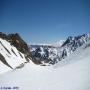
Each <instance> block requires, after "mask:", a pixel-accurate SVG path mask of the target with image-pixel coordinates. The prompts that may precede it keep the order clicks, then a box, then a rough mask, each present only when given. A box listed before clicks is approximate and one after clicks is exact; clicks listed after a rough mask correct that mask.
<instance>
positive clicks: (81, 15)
mask: <svg viewBox="0 0 90 90" xmlns="http://www.w3.org/2000/svg"><path fill="white" fill-rule="evenodd" d="M0 31H1V32H5V33H16V32H17V33H19V34H20V35H21V36H22V37H23V39H24V40H26V41H27V42H28V43H30V44H33V43H54V42H56V41H58V40H60V39H65V38H67V37H68V36H70V35H72V36H73V35H79V34H83V33H90V0H0Z"/></svg>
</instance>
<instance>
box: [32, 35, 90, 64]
mask: <svg viewBox="0 0 90 90" xmlns="http://www.w3.org/2000/svg"><path fill="white" fill-rule="evenodd" d="M89 40H90V35H89V34H83V35H79V36H75V37H72V36H69V37H68V38H67V39H66V41H64V42H63V43H62V45H61V46H60V47H58V46H55V47H54V46H53V45H52V46H46V45H40V46H39V45H38V47H35V48H34V47H33V50H32V51H31V53H32V56H33V57H32V58H33V59H34V60H35V61H37V62H38V61H39V62H40V61H41V62H42V63H43V64H44V65H47V64H49V65H50V64H55V63H57V62H58V61H61V60H62V59H64V58H66V57H67V56H69V55H70V54H71V53H73V52H74V51H75V50H76V49H77V48H79V47H81V46H82V45H84V44H85V43H87V42H88V41H89Z"/></svg>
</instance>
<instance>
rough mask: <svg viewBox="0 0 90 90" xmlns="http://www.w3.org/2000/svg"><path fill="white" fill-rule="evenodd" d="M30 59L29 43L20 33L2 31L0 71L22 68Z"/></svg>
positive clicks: (0, 37)
mask: <svg viewBox="0 0 90 90" xmlns="http://www.w3.org/2000/svg"><path fill="white" fill-rule="evenodd" d="M30 59H31V55H30V50H29V48H28V45H27V44H26V42H25V41H24V40H23V39H22V38H21V37H20V36H19V34H18V33H16V34H9V35H6V34H4V33H2V32H0V71H2V72H3V71H8V70H10V69H15V68H16V69H17V68H18V67H19V68H21V67H22V66H24V64H25V63H27V62H29V61H30ZM4 68H5V70H3V69H4Z"/></svg>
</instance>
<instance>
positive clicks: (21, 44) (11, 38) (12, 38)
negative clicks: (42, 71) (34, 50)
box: [0, 32, 31, 62]
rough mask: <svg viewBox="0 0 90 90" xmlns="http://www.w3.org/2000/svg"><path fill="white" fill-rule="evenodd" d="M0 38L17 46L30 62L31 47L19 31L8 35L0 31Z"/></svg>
mask: <svg viewBox="0 0 90 90" xmlns="http://www.w3.org/2000/svg"><path fill="white" fill-rule="evenodd" d="M0 38H2V39H5V40H7V41H8V42H10V44H11V45H13V46H15V47H16V48H17V50H19V51H20V52H22V53H23V54H24V55H25V58H26V60H27V61H28V62H29V59H30V58H31V53H30V48H29V47H28V45H27V43H26V42H25V41H24V40H23V39H22V38H21V37H20V36H19V34H18V33H16V34H8V35H6V34H4V33H2V32H0Z"/></svg>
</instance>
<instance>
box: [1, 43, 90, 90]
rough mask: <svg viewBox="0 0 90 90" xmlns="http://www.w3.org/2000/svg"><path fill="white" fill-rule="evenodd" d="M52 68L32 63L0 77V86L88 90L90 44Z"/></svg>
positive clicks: (89, 80) (41, 89)
mask: <svg viewBox="0 0 90 90" xmlns="http://www.w3.org/2000/svg"><path fill="white" fill-rule="evenodd" d="M85 47H86V46H85V45H84V46H82V47H80V48H79V49H77V50H76V51H75V52H74V53H73V54H72V55H70V56H69V57H68V58H66V59H64V60H63V61H62V62H59V63H58V64H56V65H54V66H39V65H35V64H33V63H32V62H30V63H28V64H26V65H25V67H24V68H22V69H19V70H13V71H9V72H7V73H4V74H2V75H0V86H2V87H13V86H17V87H19V88H18V90H90V44H89V45H88V46H87V47H86V48H85Z"/></svg>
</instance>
